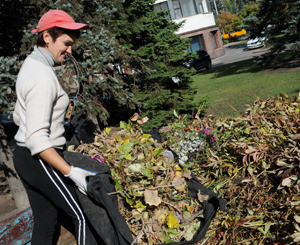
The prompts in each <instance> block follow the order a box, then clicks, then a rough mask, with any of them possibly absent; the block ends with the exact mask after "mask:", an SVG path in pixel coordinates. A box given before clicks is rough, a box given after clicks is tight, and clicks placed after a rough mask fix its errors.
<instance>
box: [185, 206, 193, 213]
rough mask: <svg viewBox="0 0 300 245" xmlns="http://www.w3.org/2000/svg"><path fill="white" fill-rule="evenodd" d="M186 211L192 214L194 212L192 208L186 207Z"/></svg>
mask: <svg viewBox="0 0 300 245" xmlns="http://www.w3.org/2000/svg"><path fill="white" fill-rule="evenodd" d="M186 209H187V210H188V211H189V212H190V213H191V214H192V213H193V212H194V206H186Z"/></svg>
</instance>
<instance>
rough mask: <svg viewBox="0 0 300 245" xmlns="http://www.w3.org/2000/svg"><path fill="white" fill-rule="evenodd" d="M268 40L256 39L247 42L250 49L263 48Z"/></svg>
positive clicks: (264, 38)
mask: <svg viewBox="0 0 300 245" xmlns="http://www.w3.org/2000/svg"><path fill="white" fill-rule="evenodd" d="M266 40H267V38H266V37H256V38H255V39H250V40H249V41H248V42H247V48H248V49H254V48H261V47H264V46H265V42H266Z"/></svg>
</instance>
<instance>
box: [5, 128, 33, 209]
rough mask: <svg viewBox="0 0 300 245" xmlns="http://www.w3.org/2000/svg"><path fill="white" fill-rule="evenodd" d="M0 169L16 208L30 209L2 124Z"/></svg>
mask: <svg viewBox="0 0 300 245" xmlns="http://www.w3.org/2000/svg"><path fill="white" fill-rule="evenodd" d="M0 159H1V160H0V169H3V171H4V174H5V177H6V179H7V182H8V185H9V189H10V191H11V193H12V195H13V198H14V201H15V204H16V207H17V208H18V210H20V211H23V210H25V209H27V208H28V207H30V205H29V201H28V197H27V193H26V191H25V188H24V186H23V184H22V182H21V180H20V178H19V176H18V175H17V173H16V170H15V168H14V165H13V161H12V152H11V149H10V148H9V145H8V144H7V138H6V134H5V132H4V129H3V127H2V125H1V124H0Z"/></svg>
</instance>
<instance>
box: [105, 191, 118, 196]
mask: <svg viewBox="0 0 300 245" xmlns="http://www.w3.org/2000/svg"><path fill="white" fill-rule="evenodd" d="M120 193H122V192H121V191H115V192H110V193H107V195H108V196H110V195H114V194H120Z"/></svg>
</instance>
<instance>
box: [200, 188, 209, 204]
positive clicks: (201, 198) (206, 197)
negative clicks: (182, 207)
mask: <svg viewBox="0 0 300 245" xmlns="http://www.w3.org/2000/svg"><path fill="white" fill-rule="evenodd" d="M197 197H198V200H199V201H200V202H204V201H206V200H208V198H209V195H206V194H204V193H203V194H202V193H201V191H200V190H198V193H197Z"/></svg>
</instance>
